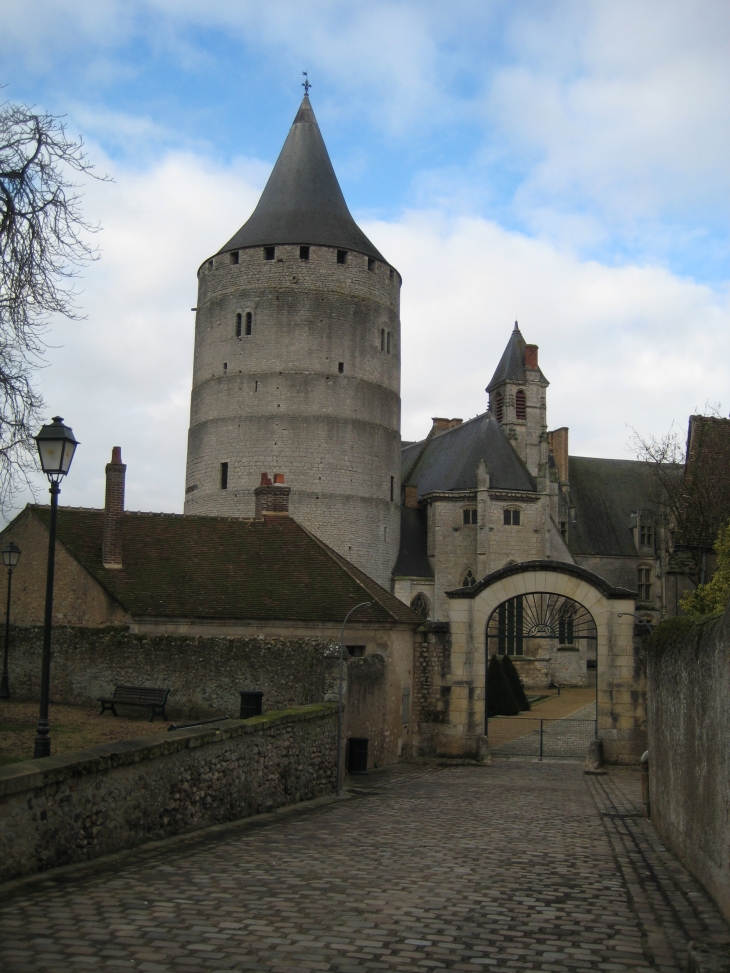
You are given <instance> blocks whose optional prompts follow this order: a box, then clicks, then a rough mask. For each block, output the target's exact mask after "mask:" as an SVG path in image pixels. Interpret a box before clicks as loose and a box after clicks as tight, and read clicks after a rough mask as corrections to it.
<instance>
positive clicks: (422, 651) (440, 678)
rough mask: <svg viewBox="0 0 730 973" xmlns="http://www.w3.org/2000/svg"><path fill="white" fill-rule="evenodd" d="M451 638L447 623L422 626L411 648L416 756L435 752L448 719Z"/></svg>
mask: <svg viewBox="0 0 730 973" xmlns="http://www.w3.org/2000/svg"><path fill="white" fill-rule="evenodd" d="M450 670H451V637H450V634H449V626H448V624H447V623H436V624H434V625H428V626H426V631H425V632H424V633H423V640H422V641H421V642H418V641H416V642H415V646H414V685H413V715H412V720H413V727H414V748H415V750H416V755H417V756H430V755H432V754H434V753H435V752H436V751H437V750H438V737H439V735H440V734H441V733H443V730H444V727H445V726H447V725H448V723H449V720H450V702H451V686H450V685H448V681H447V679H448V675H449V672H450Z"/></svg>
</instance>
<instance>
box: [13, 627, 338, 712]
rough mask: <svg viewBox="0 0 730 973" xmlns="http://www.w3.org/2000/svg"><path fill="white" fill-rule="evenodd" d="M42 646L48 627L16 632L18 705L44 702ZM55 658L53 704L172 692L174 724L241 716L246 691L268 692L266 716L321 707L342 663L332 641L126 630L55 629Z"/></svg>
mask: <svg viewBox="0 0 730 973" xmlns="http://www.w3.org/2000/svg"><path fill="white" fill-rule="evenodd" d="M42 640H43V632H42V629H41V628H40V627H38V628H13V630H12V634H11V642H10V664H9V671H10V688H11V693H12V696H13V698H15V699H37V698H38V693H39V686H40V670H41V648H42ZM52 651H53V656H52V661H51V701H52V702H56V703H72V704H77V705H81V706H89V705H93V703H94V701H95V700H96V699H97V697H99V696H108V695H111V693H112V692H113V690H114V687H115V686H116V685H134V686H165V687H167V686H169V687H170V688H171V690H172V692H171V693H170V698H169V702H168V710H167V711H168V715H169V716H170V717H171V718H172V719H175V718H178V719H179V718H185V717H203V716H220V715H224V714H225V715H226V716H231V717H233V716H237V715H238V712H239V703H240V698H239V695H238V693H239V690H241V689H259V690H261V691H262V692H263V693H264V709H265V710H272V709H282V708H284V707H288V706H298V705H303V704H307V703H318V702H320V701H321V700H322V699H323V698H324V695H325V693H326V692H327V690H328V685H329V682H330V681H331V675H329V669H330V668H331V667H333V666H336V660H337V655H338V648H337V645H335V644H333V643H332V642H330V641H328V640H326V639H317V638H309V639H308V638H299V639H296V638H288V639H284V638H275V639H259V638H203V637H185V636H178V635H134V634H132V633H130V632H129V631H128V630H127V629H126V628H121V627H120V628H103V629H87V628H61V627H59V628H55V629H54V630H53V645H52ZM112 718H113V717H112Z"/></svg>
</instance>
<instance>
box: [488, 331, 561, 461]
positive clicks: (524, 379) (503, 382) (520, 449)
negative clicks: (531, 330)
mask: <svg viewBox="0 0 730 973" xmlns="http://www.w3.org/2000/svg"><path fill="white" fill-rule="evenodd" d="M537 350H538V349H537V345H528V344H526V343H525V339H524V338H523V337H522V334H521V332H520V329H519V327H518V326H517V322H516V321H515V327H514V331H513V332H512V334H511V335H510V339H509V341H508V342H507V347H506V348H505V350H504V354H503V355H502V357H501V359H500V361H499V365H497V370H496V371H495V373H494V375H493V376H492V380H491V382H490V383H489V385H488V386H487V389H486V391H487V393H488V394H489V411H490V412H491V413H492V415H493V416H494V418H495V419H496V420H497V422H498V423H500V425H501V426H502V428H503V429H504V431H505V433H506V435H507V438H508V439H509V440H510V441H511V443H512V445H513V446H514V448H515V450H516V451H517V454H518V455H519V456H520V458H521V459H522V461H523V462H524V464H525V466H527V469H528V470H529V471H530V473H532V475H533V476H535V477H537V476H545V473H546V469H547V460H548V443H547V415H546V401H545V399H546V392H545V390H546V389H547V387H548V385H549V384H550V383H549V382H548V380H547V379H546V378H545V376H544V375H543V373H542V372H541V371H540V367H539V365H538V364H537Z"/></svg>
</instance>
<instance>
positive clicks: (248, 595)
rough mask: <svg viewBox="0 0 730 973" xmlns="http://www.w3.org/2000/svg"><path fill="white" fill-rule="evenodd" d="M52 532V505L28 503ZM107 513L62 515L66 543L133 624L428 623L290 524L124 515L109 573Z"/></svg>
mask: <svg viewBox="0 0 730 973" xmlns="http://www.w3.org/2000/svg"><path fill="white" fill-rule="evenodd" d="M29 509H30V511H31V512H32V513H33V514H34V515H35V516H36V517H38V518H39V520H41V521H42V522H43V523H44V524H45V525H46V526H48V523H49V518H50V507H42V506H35V505H29ZM103 522H104V511H103V510H83V509H78V508H73V507H59V510H58V528H57V537H58V540H59V542H60V543H62V544H63V545H64V547H66V549H67V550H68V551H69V552H70V553H71V554H72V555H73V556H74V557H75V558H76V559H77V560H78V561H79V562H80V563H81V564H82V565H83V566H84V567H85V568H86V569H87V571H89V573H90V574H91V575H93V577H95V578H96V579H97V581H99V583H100V584H101V585H102V586H103V587H104V588H106V590H107V591H108V592H109V593H110V594H111V595H112V597H113V598H115V599H116V600H117V601H118V602H119V603H120V604H121V605H122V606H123V607H124V608H125V609H126V610H127V611H128V612H129V613H130V614H131V615H132V616H133V617H138V618H142V617H168V618H169V617H175V618H200V619H232V620H236V619H240V620H243V619H261V620H278V621H288V620H291V621H302V622H305V621H313V622H341V621H342V619H343V618H344V617H345V615H346V614H347V612H348V611H349V610H350V609H351V608H352V607H353V606H354V605H357V604H358V603H359V602H362V601H372V602H373V604H372V605H371V607H370V608H365V609H362V610H361V611H360V612H358V614H357V620H358V621H362V622H374V623H388V622H401V623H405V624H410V625H415V624H420V623H421V622H422V619H421V618H420V617H419V616H418V615H416V614H415V612H412V611H411V610H410V608H408V606H407V605H404V604H403V603H402V602H401V601H399V600H398V599H397V598H395V597H394V596H393V595H392V594H391V593H390V592H389V591H386V590H385V588H382V587H381V586H380V585H379V584H377V583H376V582H375V581H373V580H372V579H371V578H368V577H367V575H365V574H363V572H362V571H359V570H358V569H357V568H355V567H354V566H353V565H352V564H350V563H349V562H348V561H346V560H345V558H343V557H341V556H340V555H339V554H336V553H335V552H334V551H333V550H331V549H330V548H329V547H327V545H326V544H324V543H322V541H320V540H318V539H317V538H315V537H314V536H313V535H312V534H310V533H309V532H308V531H307V530H305V529H304V528H303V527H302V526H301V525H300V524H298V523H297V522H296V521H294V520H292V519H291V518H290V517H287V516H274V515H271V516H265V517H264V519H263V520H261V521H256V520H238V519H235V518H224V517H188V516H183V515H181V514H149V513H131V512H127V513H125V515H124V521H123V524H124V526H123V529H124V554H123V561H124V567H123V569H122V570H121V571H109V570H106V569H104V568H103V567H102V563H101V540H102V527H103Z"/></svg>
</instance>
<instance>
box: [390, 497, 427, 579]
mask: <svg viewBox="0 0 730 973" xmlns="http://www.w3.org/2000/svg"><path fill="white" fill-rule="evenodd" d="M426 517H427V513H426V511H425V510H424V509H422V508H420V507H401V510H400V550H399V551H398V560H397V562H396V565H395V567H394V568H393V576H394V577H396V578H433V569H432V568H431V563H430V561H429V560H428V556H427V555H428V525H427V523H426Z"/></svg>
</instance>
